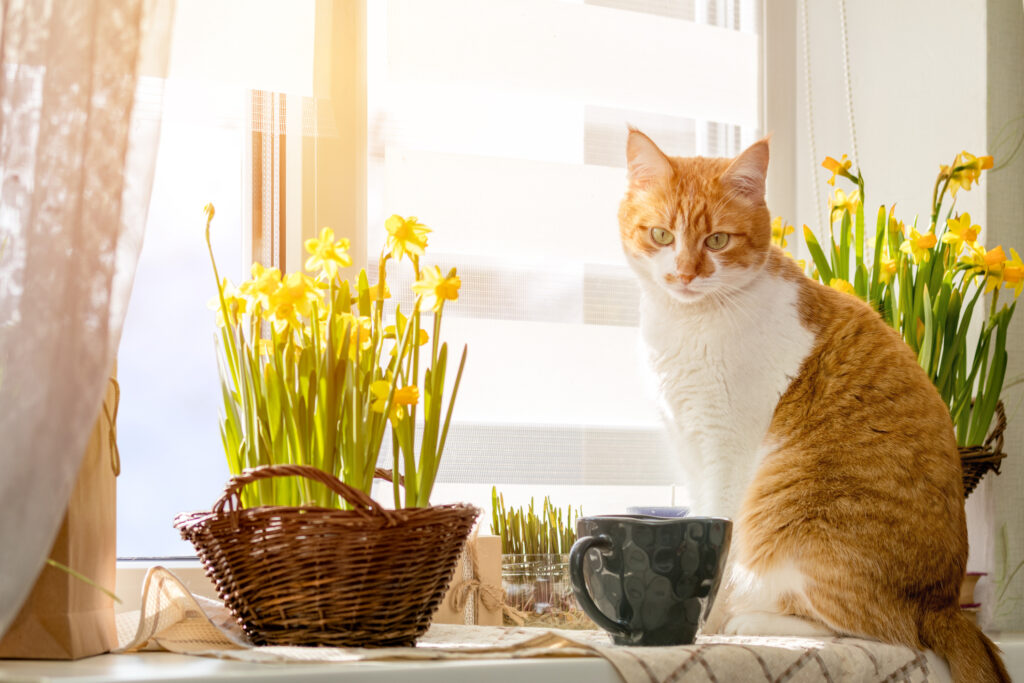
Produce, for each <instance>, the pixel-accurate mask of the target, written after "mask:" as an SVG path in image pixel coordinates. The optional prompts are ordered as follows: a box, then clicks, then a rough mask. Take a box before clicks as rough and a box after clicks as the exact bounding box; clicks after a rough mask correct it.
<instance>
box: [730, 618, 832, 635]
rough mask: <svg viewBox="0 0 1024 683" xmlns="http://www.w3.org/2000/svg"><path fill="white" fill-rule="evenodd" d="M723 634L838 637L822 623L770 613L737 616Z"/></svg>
mask: <svg viewBox="0 0 1024 683" xmlns="http://www.w3.org/2000/svg"><path fill="white" fill-rule="evenodd" d="M722 633H723V634H725V635H727V636H799V637H804V638H822V637H828V636H834V635H836V634H835V632H834V631H832V630H831V629H829V628H828V627H827V626H825V624H822V623H821V622H818V621H811V620H809V619H804V618H802V617H795V616H792V615H788V614H772V613H770V612H745V613H743V614H737V615H735V616H734V617H732V618H731V619H729V621H728V622H726V624H725V626H724V627H723V628H722Z"/></svg>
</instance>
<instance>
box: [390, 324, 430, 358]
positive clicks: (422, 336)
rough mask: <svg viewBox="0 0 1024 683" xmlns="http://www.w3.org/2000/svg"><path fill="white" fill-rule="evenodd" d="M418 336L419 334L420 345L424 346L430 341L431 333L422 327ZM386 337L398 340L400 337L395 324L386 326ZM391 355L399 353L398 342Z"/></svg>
mask: <svg viewBox="0 0 1024 683" xmlns="http://www.w3.org/2000/svg"><path fill="white" fill-rule="evenodd" d="M418 336H419V345H420V346H423V345H424V344H426V343H427V342H428V341H430V335H429V334H427V331H426V330H424V329H423V328H422V327H421V328H420V330H419V335H418ZM384 338H385V339H396V340H397V339H398V333H397V332H396V331H395V326H394V325H388V326H387V327H385V328H384ZM391 355H392V356H397V355H398V344H395V346H394V348H392V349H391Z"/></svg>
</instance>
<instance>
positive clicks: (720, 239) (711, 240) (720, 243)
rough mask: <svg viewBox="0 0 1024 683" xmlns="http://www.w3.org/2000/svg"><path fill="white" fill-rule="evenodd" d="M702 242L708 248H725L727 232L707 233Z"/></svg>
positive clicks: (727, 237) (727, 241)
mask: <svg viewBox="0 0 1024 683" xmlns="http://www.w3.org/2000/svg"><path fill="white" fill-rule="evenodd" d="M704 244H706V245H707V246H708V249H714V250H715V251H718V250H719V249H723V248H725V245H727V244H729V233H727V232H716V233H714V234H711V235H708V237H707V239H706V240H704Z"/></svg>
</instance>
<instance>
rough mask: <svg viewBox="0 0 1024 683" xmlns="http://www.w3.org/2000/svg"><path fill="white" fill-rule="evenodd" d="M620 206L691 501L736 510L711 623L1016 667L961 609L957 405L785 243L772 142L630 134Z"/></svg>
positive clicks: (989, 675)
mask: <svg viewBox="0 0 1024 683" xmlns="http://www.w3.org/2000/svg"><path fill="white" fill-rule="evenodd" d="M626 155H627V179H628V180H627V189H626V193H625V196H624V197H623V199H622V202H621V204H620V208H619V214H618V218H619V226H620V236H621V238H622V243H623V248H624V251H625V254H626V259H627V261H628V262H629V264H630V266H631V267H632V269H633V270H634V271H635V273H636V275H637V278H638V280H639V282H640V290H641V304H640V320H641V326H640V329H641V338H642V340H643V345H644V349H645V351H646V355H647V358H648V361H649V363H650V365H651V367H652V369H653V372H654V377H655V378H656V383H657V388H658V393H659V406H660V408H661V411H662V413H663V415H664V417H665V421H666V424H667V425H668V428H669V431H670V436H671V437H672V440H673V441H674V442H675V444H676V446H677V451H678V456H679V457H680V458H681V459H682V461H683V464H684V466H685V467H686V469H687V471H689V472H693V473H695V474H694V477H695V479H697V480H698V481H697V485H696V486H694V487H693V488H694V491H693V493H694V501H693V511H694V513H696V514H703V515H721V516H727V517H731V518H733V520H734V531H733V542H732V549H731V551H730V559H729V568H728V570H727V579H726V581H725V582H724V585H723V589H722V591H721V593H720V595H719V598H718V601H717V602H716V604H715V609H714V610H713V612H712V614H711V616H710V618H709V621H708V624H707V625H706V630H709V631H712V632H720V633H726V634H747V635H755V634H756V635H804V636H814V635H830V636H832V635H849V636H857V637H863V638H870V639H876V640H880V641H883V642H887V643H894V644H901V645H905V646H908V647H911V648H916V649H926V648H930V649H932V650H934V651H935V652H936V653H937V654H939V655H940V656H942V657H945V658H946V660H947V661H948V662H949V665H950V670H951V673H952V676H953V680H954V681H957V682H958V683H959V682H964V681H982V680H984V681H1009V680H1010V679H1009V676H1008V675H1007V673H1006V670H1005V668H1004V666H1003V664H1002V661H1001V659H1000V658H999V655H998V650H997V649H996V647H995V645H994V644H993V643H992V642H991V641H990V640H989V639H988V638H987V637H985V636H984V634H982V632H981V631H980V629H978V627H977V626H975V625H974V624H973V623H971V622H970V621H969V620H968V618H967V617H966V616H964V615H963V614H962V613H961V611H960V610H959V608H958V604H957V603H958V596H959V589H960V584H961V582H962V580H963V577H964V570H965V566H966V562H967V529H966V523H965V517H964V497H963V484H962V481H961V469H960V463H959V459H958V454H957V448H956V440H955V438H954V434H953V426H952V421H951V419H950V416H949V412H948V410H947V408H946V406H945V404H944V403H943V402H942V400H941V399H940V397H939V395H938V392H937V391H936V390H935V388H934V387H933V386H932V384H931V382H930V381H929V379H928V377H927V376H926V375H925V373H924V372H923V371H922V370H921V369H920V367H919V366H918V364H917V360H916V357H915V355H914V354H913V352H912V351H911V350H910V348H909V347H908V346H907V345H906V344H905V343H904V342H903V340H902V339H901V338H900V336H899V335H898V334H897V333H896V332H895V331H894V330H893V329H891V328H890V327H889V326H888V325H886V324H885V322H884V321H883V320H882V318H881V316H879V315H878V314H877V313H876V312H875V311H874V310H872V309H871V308H870V307H869V306H868V305H867V304H865V303H863V302H862V301H860V300H859V299H857V298H856V297H854V296H852V295H850V294H845V293H842V292H839V291H837V290H835V289H831V288H829V287H825V286H824V285H821V284H819V283H817V282H815V281H813V280H812V279H810V278H808V277H807V276H806V275H804V273H803V272H802V270H801V268H800V266H798V265H797V264H796V263H795V262H794V261H793V260H792V259H791V258H790V257H788V256H786V255H785V254H784V253H783V252H782V250H781V249H779V247H777V246H775V245H774V244H772V243H771V223H770V214H769V212H768V208H767V206H766V205H765V198H764V195H765V175H766V173H767V170H768V157H769V144H768V139H767V138H766V139H763V140H760V141H758V142H755V143H754V144H753V145H751V146H750V147H748V148H747V149H746V150H744V151H743V152H742V153H741V154H740V155H739V156H737V157H736V158H735V159H717V158H703V157H693V158H680V157H668V156H666V155H665V154H664V153H663V152H662V151H661V150H660V149H659V148H658V147H657V145H655V143H654V142H653V141H652V140H651V139H650V138H648V137H647V136H646V135H644V134H643V133H641V132H640V131H638V130H635V129H630V132H629V137H628V142H627V149H626Z"/></svg>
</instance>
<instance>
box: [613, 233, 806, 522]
mask: <svg viewBox="0 0 1024 683" xmlns="http://www.w3.org/2000/svg"><path fill="white" fill-rule="evenodd" d="M672 251H673V250H672V249H662V250H659V253H657V254H655V255H654V256H653V257H650V258H642V257H636V256H633V257H631V258H630V259H629V260H630V262H631V265H632V266H633V268H634V270H635V271H636V272H637V274H638V275H639V276H640V283H641V290H642V292H643V295H642V297H641V316H640V320H641V325H640V328H641V337H642V339H643V342H644V345H645V350H646V355H647V360H648V362H649V364H650V366H651V368H652V370H653V373H654V379H655V383H656V386H657V391H658V402H659V406H660V408H661V412H662V415H663V417H664V419H665V422H666V424H667V426H668V429H669V434H670V437H671V440H672V442H673V443H674V445H675V448H676V453H677V456H678V458H679V459H680V464H681V465H682V469H683V471H685V472H687V473H689V474H690V475H691V476H692V479H691V480H690V481H688V482H684V483H686V484H688V485H689V489H690V492H691V496H692V498H693V500H692V501H691V502H692V506H693V511H694V513H696V514H702V515H716V516H725V517H733V518H734V517H735V516H736V514H737V512H738V511H739V506H740V502H741V500H742V497H743V493H744V491H745V489H746V487H747V485H748V484H749V482H750V480H751V478H752V477H753V473H754V470H755V468H756V466H757V464H758V462H759V457H760V453H761V451H762V449H761V447H762V443H763V441H764V438H765V434H766V432H767V430H768V426H769V424H770V422H771V418H772V415H773V413H774V411H775V406H776V404H777V403H778V401H779V398H780V397H781V396H782V394H783V393H784V392H785V391H786V389H787V387H788V386H789V384H790V382H791V381H792V380H793V378H795V377H796V375H797V374H798V372H799V369H800V365H801V363H802V362H803V360H804V359H805V358H806V357H807V355H808V354H809V353H810V351H811V348H812V347H813V344H814V335H813V334H812V333H811V332H810V331H809V330H807V329H806V328H805V327H804V326H803V325H802V324H801V322H800V314H799V311H798V310H797V296H798V285H797V284H796V283H794V282H790V281H788V280H784V279H782V278H777V277H774V276H772V275H770V274H769V273H767V272H765V271H763V270H762V271H760V272H758V271H756V270H751V269H734V270H732V271H730V269H726V268H723V267H721V266H718V267H717V268H716V271H715V273H713V274H712V275H711V276H710V277H706V278H697V279H696V280H694V282H693V283H692V284H691V285H690V287H689V290H692V291H690V292H689V293H688V292H687V291H684V290H682V289H681V287H675V286H673V285H672V284H671V283H669V282H668V281H666V280H665V276H666V275H668V274H670V273H672V272H674V269H675V266H674V262H673V258H672Z"/></svg>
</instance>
